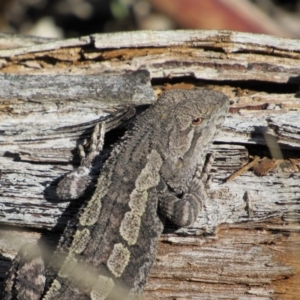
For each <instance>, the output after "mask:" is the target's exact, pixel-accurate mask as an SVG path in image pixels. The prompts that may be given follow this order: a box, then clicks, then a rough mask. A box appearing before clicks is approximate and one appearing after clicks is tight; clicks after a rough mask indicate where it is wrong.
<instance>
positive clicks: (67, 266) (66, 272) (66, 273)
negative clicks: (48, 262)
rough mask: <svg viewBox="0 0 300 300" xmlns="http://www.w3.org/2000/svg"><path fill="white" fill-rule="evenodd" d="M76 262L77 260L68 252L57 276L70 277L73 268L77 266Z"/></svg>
mask: <svg viewBox="0 0 300 300" xmlns="http://www.w3.org/2000/svg"><path fill="white" fill-rule="evenodd" d="M77 263H78V261H77V259H76V258H75V257H74V255H73V253H69V254H68V256H67V257H66V259H65V260H64V262H63V265H62V266H61V268H60V270H59V272H58V276H60V277H61V278H67V277H70V275H71V274H72V272H73V270H74V269H75V267H76V266H77Z"/></svg>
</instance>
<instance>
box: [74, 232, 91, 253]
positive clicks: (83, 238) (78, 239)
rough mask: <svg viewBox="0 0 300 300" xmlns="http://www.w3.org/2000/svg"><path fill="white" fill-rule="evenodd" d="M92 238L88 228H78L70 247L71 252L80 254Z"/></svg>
mask: <svg viewBox="0 0 300 300" xmlns="http://www.w3.org/2000/svg"><path fill="white" fill-rule="evenodd" d="M90 239H91V233H90V231H89V230H88V229H87V228H84V229H82V230H79V229H78V230H76V232H75V234H74V238H73V241H72V245H71V247H70V249H69V250H70V252H72V253H76V254H80V253H82V251H83V250H84V249H85V247H86V245H87V243H88V242H89V240H90Z"/></svg>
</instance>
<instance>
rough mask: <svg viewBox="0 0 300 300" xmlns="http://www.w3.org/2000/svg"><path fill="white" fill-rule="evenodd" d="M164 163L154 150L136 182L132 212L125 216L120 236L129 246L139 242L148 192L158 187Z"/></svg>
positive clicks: (131, 204) (131, 196)
mask: <svg viewBox="0 0 300 300" xmlns="http://www.w3.org/2000/svg"><path fill="white" fill-rule="evenodd" d="M162 163H163V161H162V158H161V157H160V155H159V153H158V152H157V151H156V150H152V151H151V153H150V154H148V155H147V163H146V165H145V167H144V168H143V169H142V171H141V173H140V175H139V176H138V177H137V179H136V181H135V189H134V190H133V191H132V193H131V194H130V199H129V203H128V205H129V207H130V209H131V210H130V211H129V212H127V213H126V214H125V216H124V219H123V220H122V222H121V225H120V234H121V236H122V237H123V239H124V240H126V241H127V242H128V244H129V245H134V244H135V243H136V242H137V239H138V236H139V231H140V225H141V217H142V215H143V213H144V212H145V209H146V205H147V200H148V192H147V190H148V189H150V188H152V187H155V186H157V185H158V183H159V180H160V176H159V173H158V172H159V170H160V168H161V166H162Z"/></svg>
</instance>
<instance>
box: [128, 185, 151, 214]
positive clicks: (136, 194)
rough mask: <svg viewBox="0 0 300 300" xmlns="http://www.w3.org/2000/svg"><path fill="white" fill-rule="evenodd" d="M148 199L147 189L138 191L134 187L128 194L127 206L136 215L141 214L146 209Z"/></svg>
mask: <svg viewBox="0 0 300 300" xmlns="http://www.w3.org/2000/svg"><path fill="white" fill-rule="evenodd" d="M147 199H148V192H147V191H142V192H141V191H138V190H137V189H134V190H133V191H132V193H131V194H130V200H129V203H128V205H129V207H130V208H131V211H132V212H133V213H135V214H137V215H138V216H142V215H143V213H144V212H145V209H146V204H147Z"/></svg>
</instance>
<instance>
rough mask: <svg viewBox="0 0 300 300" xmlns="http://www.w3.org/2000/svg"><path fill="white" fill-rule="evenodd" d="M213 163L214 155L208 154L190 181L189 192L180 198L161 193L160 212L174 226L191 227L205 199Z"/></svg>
mask: <svg viewBox="0 0 300 300" xmlns="http://www.w3.org/2000/svg"><path fill="white" fill-rule="evenodd" d="M213 161H214V154H210V155H209V158H208V160H207V162H206V164H205V165H204V167H202V166H203V165H199V166H198V168H197V170H196V172H195V174H194V177H193V179H192V181H191V185H190V188H189V191H188V192H187V193H185V194H184V195H182V196H178V195H175V194H174V193H172V192H168V191H167V192H165V193H162V194H161V196H160V198H159V208H160V212H161V213H162V214H163V215H165V216H166V217H167V218H168V219H169V220H170V221H172V222H173V223H174V224H176V225H178V226H180V227H183V226H189V225H192V224H193V223H194V222H195V221H196V219H197V217H198V215H199V213H200V211H201V209H202V202H203V200H204V199H206V197H207V194H206V188H207V180H208V173H209V172H210V169H211V166H212V164H213Z"/></svg>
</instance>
